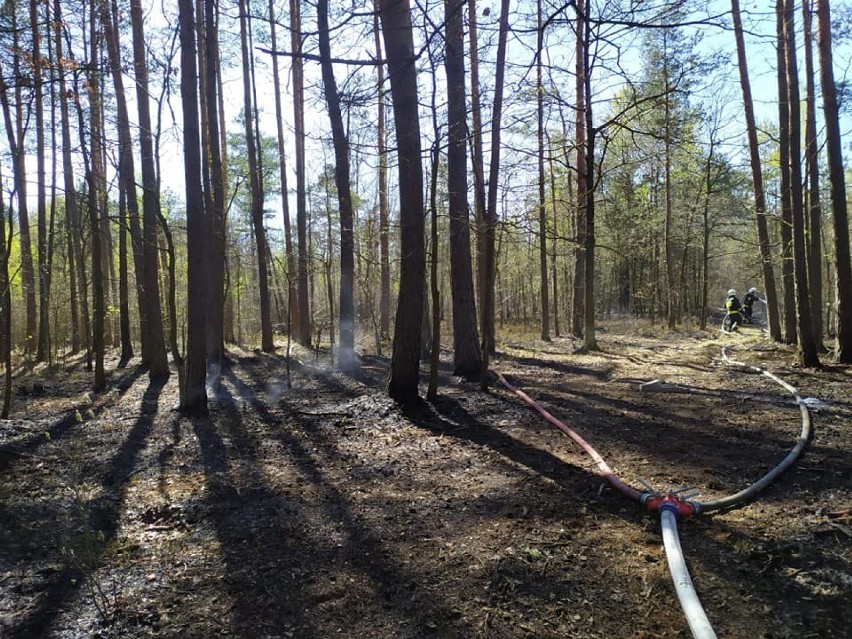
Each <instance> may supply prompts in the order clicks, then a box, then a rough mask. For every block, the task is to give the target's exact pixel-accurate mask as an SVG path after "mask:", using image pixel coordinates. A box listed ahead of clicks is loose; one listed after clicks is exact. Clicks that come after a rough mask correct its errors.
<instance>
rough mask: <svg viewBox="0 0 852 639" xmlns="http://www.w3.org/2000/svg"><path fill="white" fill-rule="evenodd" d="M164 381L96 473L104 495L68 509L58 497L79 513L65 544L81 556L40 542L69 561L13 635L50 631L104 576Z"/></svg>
mask: <svg viewBox="0 0 852 639" xmlns="http://www.w3.org/2000/svg"><path fill="white" fill-rule="evenodd" d="M136 377H138V373H135V374H131V375H130V376H129V377H128V378H125V379H129V378H134V379H135V378H136ZM163 386H164V382H152V383H151V384H149V386H148V388H147V389H146V391H145V393H144V395H143V397H142V405H141V408H140V414H139V417H138V418H137V420H136V422H135V424H134V425H133V427H132V428H131V431H130V433H129V434H128V436H127V438H126V439H125V440H124V442H123V444H122V445H121V447H120V448H119V450H118V452H117V453H116V454H115V455H114V456H113V457H112V459H111V460H110V461H109V463H108V464H107V467H106V469H105V470H104V472H103V474H102V475H101V476H100V477H92V478H91V480H92V481H93V483H95V484H99V485H100V486H101V487H102V489H103V490H102V492H101V495H100V496H99V497H98V498H96V499H94V500H92V501H89V502H80V505H79V507H78V512H76V513H74V512H71V513H67V512H65V511H67V510H68V507H67V506H66V505H64V504H62V503H61V502H60V501H58V500H57V502H56V511H57V518H59V517H62V516H63V514H64V516H66V517H71V518H74V517H76V518H77V525H75V526H73V527H72V530H76V531H78V533H79V534H77V535H76V536H73V537H71V538H70V539H68V540H67V543H65V544H64V546H63V547H64V548H66V549H67V550H68V551H73V552H74V556H75V557H76V558H77V560H76V561H69V560H68V559H67V558H65V559H64V558H63V557H62V554H61V552H60V551H61V550H62V548H60V547H57V544H55V543H40V544H39V547H40V548H50V549H51V552H50V559H52V560H53V561H55V562H60V563H63V564H64V566H65V567H64V568H62V569H60V570H59V571H58V572H57V574H55V575H53V577H52V578H50V579H49V582H48V583H47V584H43V585H42V586H41V587H40V590H41V591H42V592H41V593H40V596H39V598H38V602H37V603H36V604H35V605H34V606H33V607H32V609H31V610H30V611H29V612H28V613H27V614H26V615H25V616H24V617H23V618H22V619H21V620H20V621H19V622H18V623H17V624H15V625H14V626H13V627H12V628H11V629H10V630H9V637H11V638H13V639H17V638H20V639H25V638H27V639H28V638H31V637H41V636H46V635H47V633H48V632H49V630H50V628H51V625H52V624H53V622H54V620H55V619H56V617H57V615H58V614H59V613H60V612H61V611H62V609H63V606H64V604H65V603H66V602H67V601H68V600H69V599H70V598H71V597H72V596H73V594H74V593H75V592H76V591H78V590H79V589H80V588H81V587H82V586H83V585H84V584H87V580H89V583H88V585H89V586H91V580H93V579H98V575H97V574H95V573H96V571H97V568H98V563H99V561H100V558H101V557H102V556H103V554H104V552H105V551H106V549H107V547H108V546H109V544H110V543H111V542H112V541H113V540H114V539H115V537H116V534H117V532H118V525H119V519H120V516H121V512H122V509H123V506H124V499H125V490H126V487H127V481H128V480H129V478H130V477H131V475H132V473H133V472H134V470H135V465H136V461H137V459H138V457H139V454H140V452H141V450H142V449H143V447H144V446H145V442H146V440H147V439H148V436H149V435H150V433H151V429H152V427H153V423H154V418H155V416H156V414H157V410H158V403H159V397H160V394H161V392H162V390H163ZM128 387H129V386H128ZM125 390H126V388H125ZM86 479H87V478H77V481H86ZM71 489H72V490H74V489H75V487H74V486H72V487H71ZM72 508H73V507H72ZM25 527H26V526H23V528H25ZM69 556H70V555H69ZM39 559H41V560H44V559H46V557H44V556H42V557H40V558H39ZM31 560H32V559H31V558H28V557H26V556H22V557H20V558H18V559H17V561H16V560H15V559H14V558H13V559H12V563H13V565H14V564H20V563H25V562H28V561H31ZM20 569H21V570H26V567H25V566H20Z"/></svg>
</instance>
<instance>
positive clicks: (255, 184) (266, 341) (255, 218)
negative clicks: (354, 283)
mask: <svg viewBox="0 0 852 639" xmlns="http://www.w3.org/2000/svg"><path fill="white" fill-rule="evenodd" d="M247 2H248V0H240V1H239V11H240V44H241V49H242V63H243V105H244V111H243V117H244V118H245V135H246V155H247V156H248V165H249V186H250V188H251V218H252V227H253V229H254V239H255V245H256V248H257V285H258V289H259V290H258V294H259V296H260V333H261V344H260V348H261V350H262V351H263V352H264V353H271V352H272V351H273V350H274V349H275V345H274V344H273V340H272V321H271V317H270V307H269V299H270V298H269V270H268V269H269V259H268V256H267V243H266V230H265V228H264V220H263V175H262V172H261V171H260V168H259V157H260V140H257V139H256V137H255V127H254V122H253V114H254V110H255V106H254V103H253V100H252V90H251V87H252V84H253V82H254V81H255V80H254V74H253V72H252V71H251V69H250V68H249V59H250V58H249V56H250V52H249V46H248V7H247Z"/></svg>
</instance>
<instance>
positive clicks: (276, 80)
mask: <svg viewBox="0 0 852 639" xmlns="http://www.w3.org/2000/svg"><path fill="white" fill-rule="evenodd" d="M375 19H376V20H378V16H376V18H375ZM276 22H277V16H276V15H275V6H274V2H273V0H269V29H270V36H271V41H272V42H271V44H272V50H273V51H275V50H277V48H278V44H277V43H278V34H277V29H276V28H275V25H276ZM380 68H381V66H380ZM272 86H273V90H274V92H275V124H276V128H277V133H278V155H279V156H280V158H281V160H280V162H279V176H280V180H281V212H282V215H283V217H284V252H285V254H286V255H285V257H286V263H287V333H288V339H289V336H290V335H292V333H293V326H292V321H293V310H294V309H295V304H296V300H297V295H298V293H297V289H296V253H295V249H294V247H293V232H292V229H291V228H290V226H291V225H290V194H289V189H288V188H287V160H286V157H285V154H284V117H283V108H282V106H281V79H280V73H279V71H278V57H277V56H275V57H273V59H272ZM379 144H381V140H380V141H379ZM380 161H381V160H380ZM289 355H290V350H289V349H288V350H287V356H288V357H289Z"/></svg>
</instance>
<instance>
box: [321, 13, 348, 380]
mask: <svg viewBox="0 0 852 639" xmlns="http://www.w3.org/2000/svg"><path fill="white" fill-rule="evenodd" d="M317 22H318V26H319V50H320V58H322V62H321V65H322V82H323V86H324V88H325V91H324V92H325V101H326V105H327V106H328V115H329V118H330V119H331V135H332V139H333V142H334V183H335V185H336V186H337V203H338V206H339V207H340V211H339V212H340V323H339V331H340V340H339V342H340V354H339V356H338V363H339V365H340V368H341V370H344V371H353V370H354V369H355V368H356V366H357V361H356V359H355V231H354V228H353V219H354V215H353V212H352V195H351V193H350V188H349V140H348V138H347V137H346V131H345V130H344V128H343V116H342V114H341V112H340V96H339V95H338V93H337V82H336V81H335V79H334V67H333V66H332V63H331V42H330V35H329V27H328V0H319V1H318V2H317ZM328 259H329V261H331V255H329V256H328Z"/></svg>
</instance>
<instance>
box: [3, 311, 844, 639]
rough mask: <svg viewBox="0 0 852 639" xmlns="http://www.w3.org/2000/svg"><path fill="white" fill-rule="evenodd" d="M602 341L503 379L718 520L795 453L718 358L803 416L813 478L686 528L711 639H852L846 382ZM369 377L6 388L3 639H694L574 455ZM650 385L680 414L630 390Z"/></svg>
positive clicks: (664, 577) (789, 434) (757, 361)
mask: <svg viewBox="0 0 852 639" xmlns="http://www.w3.org/2000/svg"><path fill="white" fill-rule="evenodd" d="M628 329H629V330H628ZM599 341H600V346H601V350H600V351H599V352H594V353H590V354H582V355H581V354H576V353H575V348H576V346H577V345H578V344H577V343H576V342H573V341H572V340H571V339H568V338H557V339H554V340H553V341H552V342H547V343H545V342H525V341H520V340H518V341H506V342H504V343H503V344H502V346H501V350H500V352H499V353H498V355H497V357H496V358H495V359H494V362H493V365H494V368H495V369H497V370H499V371H500V372H501V373H503V374H504V375H505V376H506V377H507V379H509V380H510V381H511V383H513V384H514V385H516V386H518V387H519V388H521V389H523V390H524V391H525V392H527V393H528V394H529V395H531V396H532V397H534V398H535V399H536V400H537V401H539V402H540V403H541V404H542V406H544V407H545V408H547V409H548V410H549V411H550V412H551V413H552V414H554V415H555V416H556V417H558V418H559V419H561V420H562V421H563V422H565V423H566V424H567V425H568V426H570V427H571V428H573V429H575V430H576V431H577V432H579V433H580V434H581V435H582V436H583V437H584V438H585V439H586V440H587V441H588V442H589V443H590V444H591V445H593V446H594V447H595V448H596V449H597V450H598V451H599V452H600V454H601V455H602V456H603V457H604V458H605V459H606V460H607V462H608V463H609V465H610V466H611V467H612V468H613V469H614V470H615V472H616V473H618V475H619V476H620V477H621V478H622V479H623V480H624V481H626V482H628V483H630V484H632V485H634V486H637V487H639V486H640V483H639V480H640V479H641V480H643V481H645V482H646V483H647V484H649V485H650V486H653V487H654V488H655V489H658V490H661V491H668V490H672V489H677V488H681V487H683V486H686V485H695V486H697V487H698V488H699V489H700V490H701V494H700V495H699V496H698V497H697V498H696V499H697V500H698V501H702V502H707V501H711V500H713V499H717V498H720V497H723V496H726V495H729V494H732V493H735V492H738V491H740V490H742V489H743V488H745V487H747V486H748V485H750V484H751V483H753V482H754V481H756V480H757V479H759V478H760V477H761V476H763V475H764V474H765V473H766V472H767V471H768V470H769V469H770V468H772V467H774V466H775V465H776V464H777V463H778V462H779V461H781V459H783V458H784V456H785V455H786V454H787V453H788V451H789V450H790V449H791V448H792V447H793V445H794V444H795V443H796V440H797V438H798V437H799V432H800V430H801V415H800V412H799V409H798V407H797V405H796V402H795V401H794V399H793V398H792V397H791V395H790V393H789V392H788V391H786V390H785V389H783V388H782V387H780V386H778V385H777V384H775V383H773V382H772V381H771V380H770V379H768V378H767V377H766V376H763V375H760V374H757V373H755V372H752V371H750V370H749V369H745V368H742V367H737V366H732V365H730V364H728V363H725V362H724V361H723V358H722V349H723V348H727V352H728V354H729V355H730V356H732V357H735V358H736V359H738V360H741V361H743V362H746V363H748V364H750V365H753V366H758V367H763V368H766V369H768V370H770V371H771V372H773V373H774V374H776V375H778V376H779V377H781V378H783V379H784V380H785V381H787V382H788V383H790V384H792V385H793V386H795V387H796V388H798V390H799V392H800V394H801V396H802V397H803V398H807V400H808V404H809V405H810V407H811V416H812V419H813V423H814V428H815V436H814V439H813V441H812V442H811V444H810V446H809V448H808V450H807V452H806V454H805V455H804V457H803V458H802V459H801V460H800V461H799V462H798V463H797V464H796V466H795V467H794V468H793V469H791V470H790V471H789V472H788V473H786V474H784V475H783V476H782V477H781V478H780V479H779V480H778V481H777V482H775V483H774V484H773V485H771V486H769V487H768V488H767V489H766V490H765V491H763V492H762V493H761V495H760V496H759V497H758V499H756V500H755V501H753V502H752V503H750V504H748V505H745V506H743V507H741V508H737V509H735V510H731V511H728V512H724V513H716V514H711V515H701V516H699V517H696V518H694V519H691V520H688V521H683V522H681V523H680V526H679V529H680V537H681V544H682V546H683V549H684V554H685V556H686V560H687V564H688V566H689V569H690V572H691V575H692V579H693V581H694V583H695V586H696V589H697V591H698V594H699V596H700V598H701V601H702V604H703V605H704V608H705V610H706V612H707V615H708V617H709V618H710V620H711V622H712V623H713V625H714V628H715V629H716V632H717V633H718V635H719V636H720V637H728V638H732V637H733V638H739V637H743V638H755V637H763V638H767V639H768V638H770V637H772V638H782V637H791V638H792V637H795V638H803V637H838V638H840V637H850V636H852V630H850V629H852V454H850V450H852V428H850V422H852V401H850V388H852V383H851V382H852V369H850V368H849V367H839V366H833V365H826V366H825V367H824V369H823V370H818V371H817V370H803V369H800V368H797V367H795V366H793V365H792V362H793V360H794V354H793V352H792V351H791V350H790V349H789V348H788V347H781V346H778V345H774V344H770V343H768V342H767V341H765V340H764V339H763V338H762V337H761V336H760V334H759V333H757V332H756V331H754V329H752V331H745V332H744V334H742V335H718V334H717V335H713V334H710V333H703V332H698V331H696V332H693V333H688V332H680V333H672V334H664V335H660V334H658V333H657V332H656V331H651V330H649V329H644V330H643V329H641V328H638V327H634V326H631V327H619V326H617V325H615V324H605V325H604V327H603V328H602V330H601V333H600V337H599ZM448 357H449V355H448ZM133 363H134V362H131V364H133ZM362 363H363V367H362V369H361V372H360V374H359V375H358V376H356V377H353V376H346V375H343V374H341V373H339V372H336V371H333V370H330V369H329V368H328V367H324V366H323V361H322V360H318V361H313V360H312V361H311V364H305V365H302V366H294V368H293V374H292V379H291V385H290V387H288V385H287V384H286V379H285V364H286V362H285V359H284V357H283V356H282V355H272V356H270V355H261V354H256V353H251V352H243V351H240V350H236V349H232V350H230V351H229V354H228V364H227V366H226V368H225V369H224V370H223V376H222V383H221V386H220V388H219V389H218V391H217V393H216V395H215V397H214V398H213V399H211V402H210V415H209V416H208V417H191V418H190V417H184V416H181V415H180V414H179V413H177V412H175V411H174V410H173V406H174V405H175V404H176V403H177V388H176V384H177V381H176V377H175V376H173V378H172V379H171V380H170V381H169V382H168V383H166V384H164V385H151V384H150V383H149V381H148V378H147V376H146V375H144V374H140V373H139V372H137V371H134V370H133V369H132V368H127V369H123V370H116V369H114V368H113V369H112V370H110V389H109V390H108V391H107V392H105V393H103V394H100V395H92V394H90V393H88V392H87V385H88V383H89V382H90V377H89V376H88V374H87V373H86V372H85V371H84V370H82V367H81V366H78V365H76V364H74V363H72V362H68V363H66V365H64V366H62V367H57V368H56V369H55V370H54V371H53V372H48V371H44V372H42V373H39V374H38V375H35V374H29V375H27V376H21V377H19V378H18V380H17V382H16V393H15V401H14V406H13V414H14V415H16V416H17V418H16V419H13V420H10V421H6V422H0V636H2V637H10V638H15V639H22V638H24V637H27V638H31V637H51V638H53V637H56V638H69V639H70V638H75V639H76V638H83V637H87V638H88V637H102V638H113V637H131V638H137V637H182V638H183V637H186V638H199V639H201V638H204V639H206V638H209V637H245V638H264V637H269V638H272V637H275V638H279V637H293V638H304V639H322V638H326V637H347V638H379V639H385V638H388V639H389V638H400V639H408V638H429V639H430V638H450V637H453V638H454V637H459V638H467V637H474V638H478V637H482V638H485V637H488V638H494V639H497V638H507V639H508V638H516V637H530V638H537V639H538V638H549V637H554V638H555V637H562V638H564V637H577V638H591V637H600V638H606V639H619V638H632V639H639V638H644V639H650V638H652V637H688V636H689V630H688V627H687V624H686V621H685V619H684V617H683V614H682V612H681V610H680V607H679V605H678V602H677V599H676V596H675V592H674V588H673V585H672V583H671V578H670V576H669V573H668V569H667V565H666V559H665V555H664V553H663V549H662V542H661V536H660V524H659V519H658V517H657V516H656V515H654V514H651V513H647V512H644V511H643V510H642V508H641V507H640V506H639V505H638V504H636V503H634V502H632V501H631V500H629V499H627V498H626V497H624V496H622V495H620V494H619V493H617V492H616V491H614V490H613V489H612V488H611V487H610V486H609V484H608V483H607V482H606V481H605V480H603V479H602V478H601V476H600V475H599V473H598V471H597V468H596V467H595V465H594V464H593V463H592V462H591V460H590V459H589V458H588V457H587V456H585V455H584V454H583V453H582V451H580V450H579V449H578V448H577V446H576V445H575V444H574V443H573V442H572V441H571V440H569V439H568V438H566V437H565V436H564V435H562V434H561V433H560V432H559V431H558V430H556V429H555V428H554V427H553V426H551V425H550V424H548V423H547V422H545V421H544V420H543V419H542V418H541V417H540V416H539V415H538V414H536V413H535V412H533V411H532V410H530V409H529V408H528V407H527V406H526V405H525V404H523V403H522V402H521V401H520V399H519V398H518V397H516V396H515V395H513V394H511V393H510V392H508V391H507V390H506V389H504V388H502V387H500V386H499V385H494V386H493V387H492V388H491V389H490V391H489V392H487V393H485V392H481V391H480V390H479V387H478V384H475V383H470V382H465V381H463V380H461V379H458V378H453V377H451V376H450V375H449V371H450V370H451V367H450V365H449V363H447V364H446V367H445V368H444V370H443V375H444V378H443V379H442V386H441V388H440V398H439V400H438V401H437V402H435V403H434V404H427V403H424V404H422V405H421V406H418V407H415V408H408V409H402V408H400V407H399V406H397V405H396V404H394V403H393V402H392V401H391V400H390V399H388V398H387V396H386V394H385V393H384V383H385V379H386V374H387V373H386V370H387V364H388V362H387V361H386V360H384V359H381V358H375V357H371V358H365V359H364V360H363V362H362ZM114 365H115V362H113V366H114ZM655 379H658V380H663V381H664V382H665V383H666V386H663V387H662V390H664V391H668V392H656V391H649V390H641V385H642V384H643V383H645V382H648V381H651V380H655ZM424 390H425V389H424ZM659 390H660V389H657V391H659Z"/></svg>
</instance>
